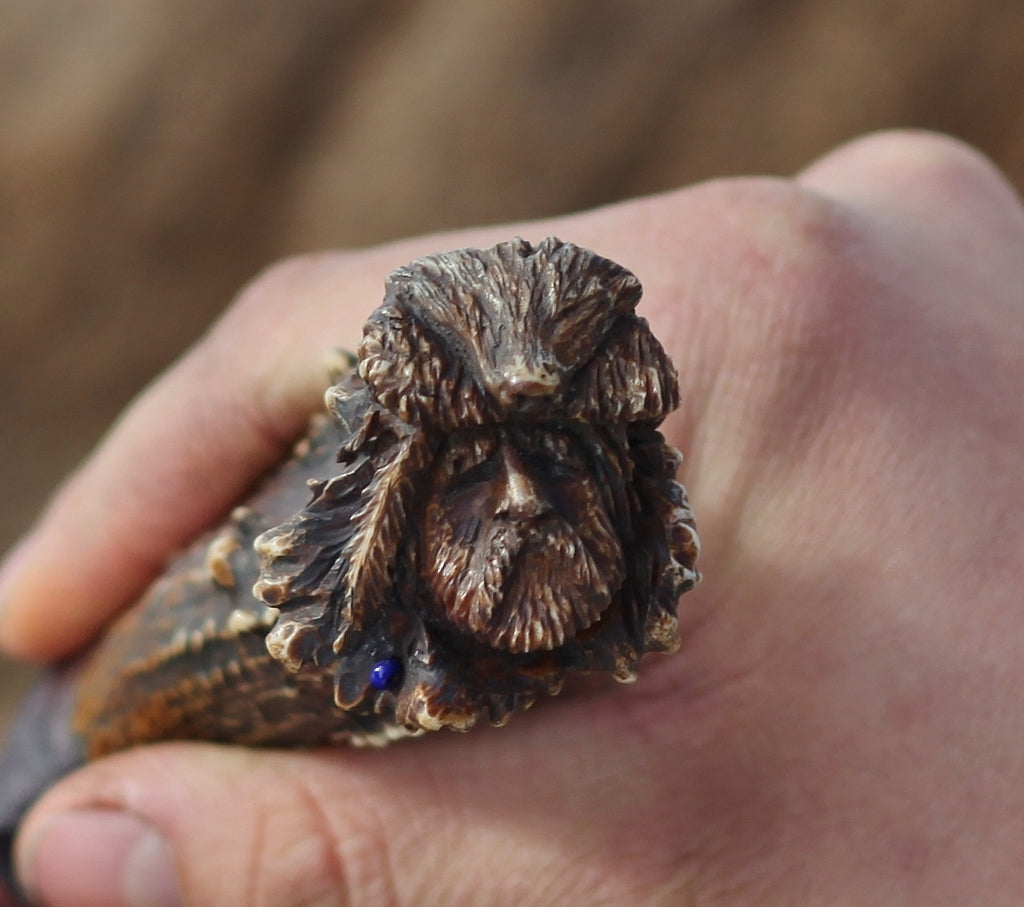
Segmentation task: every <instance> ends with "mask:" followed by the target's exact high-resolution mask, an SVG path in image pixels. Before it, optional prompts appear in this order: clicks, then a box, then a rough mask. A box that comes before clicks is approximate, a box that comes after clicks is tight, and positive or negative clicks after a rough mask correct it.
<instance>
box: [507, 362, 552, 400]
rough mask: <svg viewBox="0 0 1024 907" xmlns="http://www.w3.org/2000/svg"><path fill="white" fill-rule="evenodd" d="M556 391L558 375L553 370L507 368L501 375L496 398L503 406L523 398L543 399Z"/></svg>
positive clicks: (539, 367)
mask: <svg viewBox="0 0 1024 907" xmlns="http://www.w3.org/2000/svg"><path fill="white" fill-rule="evenodd" d="M557 389H558V374H557V373H556V372H555V371H554V370H550V369H547V368H544V367H543V366H538V367H535V368H525V367H523V368H509V369H506V370H505V371H504V373H503V374H502V375H501V381H500V383H499V385H498V387H497V389H496V390H497V397H498V399H499V400H500V401H501V403H502V404H504V405H505V406H509V405H511V404H513V403H515V402H516V401H517V400H521V399H522V398H524V397H545V396H548V395H549V394H551V393H553V392H554V391H556V390H557Z"/></svg>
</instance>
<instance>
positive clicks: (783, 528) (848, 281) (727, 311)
mask: <svg viewBox="0 0 1024 907" xmlns="http://www.w3.org/2000/svg"><path fill="white" fill-rule="evenodd" d="M516 232H521V233H522V234H524V235H526V236H528V237H530V238H538V239H539V238H540V237H542V236H544V235H545V234H547V233H550V232H554V233H556V234H558V235H561V236H562V237H564V238H566V239H571V240H573V241H574V242H577V243H579V244H581V245H584V246H587V247H590V248H593V249H595V250H597V251H599V252H601V253H602V254H605V255H607V256H609V257H611V258H613V259H615V260H617V261H620V262H621V263H623V264H624V265H626V266H627V267H629V268H630V269H632V270H633V271H635V273H636V274H637V275H638V276H639V277H640V278H641V280H642V281H643V283H644V285H645V289H646V294H645V298H644V301H643V302H642V304H641V313H642V314H643V315H644V316H645V317H646V318H648V319H649V321H650V322H651V324H652V327H653V329H654V332H655V334H656V335H657V336H658V337H659V338H660V339H661V340H662V342H663V343H664V344H665V345H666V348H667V349H668V350H669V352H670V354H671V355H672V357H673V359H674V361H675V362H676V363H677V365H678V368H679V371H680V383H681V387H682V389H683V404H682V407H681V409H680V411H679V412H678V413H677V414H676V415H674V416H673V417H672V418H671V419H670V420H669V421H668V422H666V424H665V430H666V434H667V436H668V438H669V440H670V441H671V442H672V443H673V444H675V445H677V446H678V447H680V448H681V449H683V450H684V451H686V453H687V460H686V463H685V464H684V469H683V478H684V481H685V483H686V485H687V487H688V488H689V489H690V492H691V497H692V501H693V504H694V509H695V511H696V513H697V517H698V526H699V529H700V532H701V536H702V539H703V542H704V556H703V559H702V561H701V566H702V568H703V570H704V572H705V577H706V578H705V581H704V583H703V584H702V585H701V586H700V587H699V588H698V590H697V591H695V592H693V593H690V594H688V595H687V596H685V597H684V598H683V599H682V602H681V607H680V616H681V623H682V627H683V633H684V639H685V642H684V645H683V653H682V654H681V655H677V656H671V657H657V658H651V659H650V660H649V661H648V662H647V663H646V664H645V670H644V672H643V674H642V675H641V679H640V681H639V682H638V683H637V684H636V685H635V686H632V687H619V686H615V685H613V684H611V683H607V682H604V681H593V682H588V683H586V684H580V685H579V687H578V688H577V689H575V690H571V691H569V692H568V693H567V694H565V695H564V696H563V697H562V698H560V699H559V700H556V701H554V702H551V703H546V704H544V706H543V707H541V708H537V709H535V710H534V711H532V712H530V713H528V714H526V715H522V716H517V717H516V718H515V719H514V720H513V722H512V723H511V725H510V726H509V727H507V728H504V729H500V730H490V729H479V730H477V731H474V732H473V733H471V734H469V735H466V736H456V735H437V736H436V737H432V738H430V739H427V740H418V741H412V742H409V743H405V744H399V745H396V746H394V747H392V748H390V749H388V750H386V751H380V752H378V751H373V752H365V751H350V750H337V751H332V752H315V753H308V752H301V753H281V752H251V751H245V750H241V749H233V748H223V747H216V746H210V745H201V744H189V745H184V744H175V745H158V746H152V747H148V748H143V749H140V750H138V751H135V752H129V753H125V754H121V755H118V756H115V757H111V758H108V759H105V760H102V761H101V762H99V763H96V764H93V765H91V766H89V767H87V768H86V769H84V770H82V771H81V772H79V773H78V774H76V775H74V776H73V777H70V778H68V779H67V780H66V781H64V782H62V783H61V784H59V785H57V786H56V787H55V788H54V789H53V790H52V792H51V793H50V794H48V795H47V796H46V797H45V798H44V799H43V800H42V802H40V803H39V804H38V805H37V807H36V808H35V809H34V811H33V812H32V813H31V815H30V816H29V818H28V819H27V821H26V823H25V826H24V828H23V831H22V835H21V837H20V840H19V847H18V858H19V861H20V866H21V867H22V870H23V872H24V873H26V877H27V878H28V880H29V881H30V884H31V885H32V886H33V888H34V890H35V891H36V892H37V894H39V895H40V896H41V897H43V898H44V899H45V900H46V902H47V903H50V904H71V903H75V904H77V905H83V904H91V903H96V904H99V903H103V904H116V903H131V902H132V901H131V900H130V897H131V896H138V895H139V892H140V890H141V891H144V892H147V893H148V894H149V895H150V896H151V899H152V900H151V902H153V901H155V900H156V899H157V898H158V896H162V897H165V898H166V900H164V901H163V902H162V903H174V901H173V900H171V896H172V895H174V894H175V893H176V894H177V896H179V897H180V898H181V899H182V900H183V901H184V902H185V903H192V904H213V903H246V904H295V903H299V904H318V905H319V904H369V903H372V904H392V903H395V904H418V905H423V904H446V905H451V904H474V905H476V904H512V903H515V904H553V903H573V904H583V903H586V904H624V903H643V904H673V905H679V904H684V905H685V904H704V905H719V904H723V905H724V904H753V903H756V904H767V905H771V904H794V903H809V904H815V903H816V904H825V903H827V904H838V905H844V904H887V905H900V904H964V903H984V904H987V905H999V904H1019V903H1021V902H1024V874H1022V873H1021V872H1020V853H1021V850H1022V847H1024V755H1022V754H1024V708H1022V707H1021V701H1020V689H1021V687H1022V684H1024V658H1021V653H1022V652H1024V610H1022V606H1021V593H1020V589H1021V587H1022V585H1024V553H1022V550H1021V546H1020V539H1021V537H1022V536H1024V508H1021V507H1020V506H1019V502H1020V501H1021V500H1024V470H1022V469H1021V468H1020V464H1021V462H1022V456H1024V394H1022V393H1021V388H1022V387H1024V356H1022V355H1021V350H1022V349H1024V296H1022V290H1021V287H1024V254H1022V250H1024V210H1022V208H1021V205H1020V202H1019V201H1018V200H1017V198H1016V197H1015V196H1014V194H1013V193H1012V191H1011V190H1010V188H1009V187H1008V185H1007V184H1006V182H1005V181H1004V180H1003V178H1002V177H1001V176H1000V175H999V174H998V173H997V172H996V171H995V170H994V169H993V168H992V167H991V166H990V165H989V164H988V163H987V162H986V161H985V160H983V159H982V158H981V157H980V156H979V155H978V154H976V153H975V152H973V151H971V150H969V149H967V148H964V147H963V146H961V145H959V144H957V143H955V142H952V141H950V140H945V139H940V138H936V137H931V136H925V135H914V134H889V135H880V136H872V137H868V138H865V139H862V140H860V141H857V142H854V143H853V144H851V145H848V146H846V147H843V148H840V149H839V150H837V151H835V152H834V153H832V154H830V155H828V156H826V157H825V158H823V159H822V160H819V161H818V162H816V163H815V164H813V165H812V166H811V167H810V168H809V169H807V170H805V171H804V172H803V173H801V174H800V175H799V176H798V177H797V178H796V179H795V180H793V181H787V180H765V179H742V180H731V181H723V182H713V183H708V184H703V185H700V186H695V187H693V188H689V189H685V190H683V191H680V192H676V193H672V194H669V195H663V196H659V197H655V198H649V199H644V200H640V201H635V202H630V203H627V204H623V205H618V206H615V207H611V208H606V209H603V210H600V211H595V212H592V213H587V214H582V215H578V216H573V217H568V218H564V219H560V220H557V221H550V222H545V223H541V224H529V225H519V226H516V227H507V228H503V229H496V230H479V231H471V232H465V233H459V234H457V235H455V234H452V235H445V236H434V237H429V238H426V239H419V240H415V241H411V242H405V243H402V244H399V245H394V246H388V247H385V248H381V249H376V250H373V251H369V252H365V253H353V254H327V255H321V256H318V257H315V258H305V259H299V260H294V261H290V262H287V263H285V264H283V265H279V266H277V267H275V268H273V269H272V270H271V271H269V272H268V273H266V274H264V275H263V276H261V277H260V278H258V279H257V280H256V281H254V282H253V284H252V285H251V286H250V287H249V288H248V289H246V290H245V291H244V292H243V293H242V295H241V297H240V298H239V300H238V301H237V302H236V304H235V305H234V306H233V307H232V308H231V309H230V310H229V311H228V312H227V314H226V315H225V316H224V318H223V320H222V321H221V322H220V324H219V325H217V326H216V327H215V328H214V329H213V330H212V332H211V333H210V334H209V336H207V337H206V338H204V339H203V340H202V341H200V342H199V343H198V344H197V345H196V347H195V348H194V349H193V350H192V351H191V352H190V353H189V354H188V355H187V356H186V357H185V358H184V359H183V360H182V361H181V362H180V363H179V364H178V365H177V366H176V367H175V368H174V369H172V370H171V371H170V372H169V373H168V374H167V375H165V376H164V377H163V378H161V379H160V380H159V381H158V382H157V383H156V384H155V386H154V387H152V388H151V389H150V390H148V391H147V392H146V393H145V394H144V395H143V396H142V397H141V398H140V399H139V400H138V402H137V403H136V404H135V405H134V406H133V408H132V409H131V410H130V411H129V412H128V413H127V414H126V415H125V416H124V418H123V419H122V420H121V422H120V423H119V424H118V425H117V426H116V427H115V428H114V429H113V431H112V432H111V434H110V436H109V438H108V440H107V441H106V442H105V443H104V444H103V445H102V446H101V448H100V449H99V450H98V451H97V452H96V454H95V455H94V456H93V457H92V458H91V459H90V460H89V461H88V462H87V463H86V464H85V465H84V466H83V467H82V469H81V470H80V471H79V472H78V473H77V474H76V475H75V476H74V477H72V479H70V480H69V482H68V483H67V485H66V486H65V487H64V488H63V489H62V490H61V491H60V492H59V494H58V495H57V497H56V498H55V500H54V502H53V503H52V505H51V506H50V507H49V509H48V510H47V512H46V513H45V514H44V516H43V517H42V519H41V521H40V523H39V525H38V526H37V528H36V529H35V530H34V531H33V532H32V533H31V535H30V536H29V538H28V541H27V542H26V545H27V547H26V548H24V549H23V550H22V553H21V554H20V555H18V558H19V559H18V560H17V561H16V563H15V566H14V567H12V568H11V570H10V571H9V572H8V574H7V575H6V577H5V578H4V579H3V589H4V592H3V595H4V598H5V600H6V609H5V611H4V613H3V617H2V623H0V641H2V644H3V645H4V646H5V647H6V648H7V649H8V650H9V651H11V652H15V653H18V654H21V655H25V656H28V657H32V658H36V659H45V658H53V657H56V656H59V655H61V654H64V653H67V652H69V651H71V650H73V649H75V648H76V647H78V646H81V645H82V644H84V643H85V642H86V641H87V640H88V639H90V638H91V637H92V636H93V635H94V634H95V633H96V632H98V631H99V630H100V629H101V628H102V626H103V625H104V624H105V622H107V621H108V620H109V619H110V617H111V616H112V615H113V613H114V612H116V611H117V610H118V609H120V608H122V607H123V606H125V605H126V604H127V603H129V602H130V601H131V600H132V598H133V597H134V596H135V595H137V593H138V592H139V589H140V588H141V587H142V585H143V584H144V583H145V581H146V580H147V579H149V578H150V577H151V576H152V574H153V573H154V571H155V570H156V569H157V566H158V565H159V563H160V562H161V561H162V560H163V559H164V558H165V557H166V556H167V554H168V553H169V552H170V551H171V550H173V549H174V548H175V547H177V546H178V545H180V544H181V543H182V542H183V541H184V540H186V539H188V538H190V537H191V536H193V535H194V534H195V533H196V532H197V531H198V530H199V529H200V528H201V527H202V526H204V525H206V524H207V523H209V522H210V521H211V520H212V519H214V518H215V517H216V515H218V514H220V513H222V512H223V511H224V510H225V509H226V508H227V507H229V506H230V503H231V502H232V501H233V500H234V499H235V498H236V497H237V496H238V494H239V493H240V492H241V490H242V489H243V488H244V486H246V485H247V484H248V483H249V481H250V480H251V478H252V477H253V476H254V475H256V474H257V473H258V472H260V471H261V470H262V469H264V468H265V467H266V466H267V465H268V464H270V463H271V462H272V461H274V460H275V459H276V458H277V457H279V456H280V454H281V453H282V451H283V450H284V449H285V448H286V446H287V441H288V439H290V438H291V437H292V436H294V435H295V434H296V433H297V432H298V431H299V430H301V427H302V425H303V423H304V422H305V418H306V415H307V414H308V412H310V411H311V410H312V409H314V408H315V407H316V406H317V400H318V396H319V392H320V389H321V384H322V372H321V369H320V368H319V365H318V363H319V361H320V360H319V356H320V353H321V351H322V349H323V345H324V337H325V336H330V338H331V339H332V341H334V340H336V341H337V342H338V343H339V344H342V343H344V344H349V345H352V344H353V343H354V342H355V340H356V338H357V334H358V326H359V324H360V322H361V320H362V318H363V317H364V316H365V315H366V314H368V312H369V311H370V309H371V308H372V307H373V305H374V304H375V303H376V301H377V298H378V296H379V292H380V290H379V288H380V284H381V280H382V278H383V276H384V275H385V274H386V273H387V272H388V271H389V270H390V269H391V268H392V267H393V266H395V265H399V264H401V263H403V262H405V261H406V260H408V259H409V258H411V257H413V256H415V255H417V254H420V253H426V252H430V251H435V250H438V249H442V248H454V247H458V246H464V245H470V244H476V245H480V244H490V243H492V242H494V241H497V240H500V239H505V238H508V237H509V236H511V235H513V234H514V233H516ZM254 350H258V351H259V353H260V355H258V356H254V355H251V353H252V352H253V351H254ZM199 401H205V403H204V404H203V405H201V406H200V405H197V404H198V402H199ZM140 464H145V465H144V467H141V468H140ZM161 858H163V859H164V863H163V866H164V868H163V869H161V868H160V867H161ZM167 861H169V864H168V863H167ZM140 878H143V879H144V880H145V881H144V882H143V883H141V885H142V888H141V889H140V882H139V879H140ZM133 886H134V887H133ZM147 886H148V887H147ZM89 898H92V900H89ZM119 898H120V901H119V900H118V899H119ZM136 903H141V901H136Z"/></svg>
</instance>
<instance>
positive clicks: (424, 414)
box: [359, 287, 493, 431]
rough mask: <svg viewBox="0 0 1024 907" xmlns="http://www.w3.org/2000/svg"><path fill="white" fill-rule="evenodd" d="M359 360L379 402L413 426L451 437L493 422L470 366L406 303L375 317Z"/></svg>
mask: <svg viewBox="0 0 1024 907" xmlns="http://www.w3.org/2000/svg"><path fill="white" fill-rule="evenodd" d="M389 292H393V288H391V287H389ZM359 360H360V361H359V375H360V377H361V378H362V380H363V381H364V382H365V383H366V386H367V387H368V388H369V389H370V391H371V393H372V394H373V396H374V398H375V399H376V401H377V402H378V403H379V404H380V406H382V407H383V408H384V409H387V410H389V411H390V412H392V413H393V414H394V415H395V416H397V417H398V418H399V419H401V420H402V421H403V422H406V423H408V424H410V425H417V426H421V425H424V424H425V423H429V424H430V425H432V426H434V427H436V428H439V429H441V430H444V431H450V430H452V429H455V428H457V427H458V426H460V425H467V424H480V423H482V422H484V421H487V420H488V419H489V418H491V417H492V416H493V414H492V413H491V412H490V407H489V405H488V402H487V400H486V397H485V395H484V394H483V393H482V392H481V390H480V388H479V386H478V384H477V382H476V380H475V377H474V375H473V374H472V372H471V371H470V370H469V368H468V364H467V363H466V362H464V361H463V360H462V359H461V358H460V357H459V356H453V355H452V352H451V350H449V349H446V343H445V340H444V339H443V338H441V337H439V336H438V335H437V333H436V331H435V330H433V329H432V328H431V327H430V326H429V325H427V324H426V323H425V322H424V321H423V319H422V318H421V317H420V314H419V312H418V310H417V309H416V308H415V307H413V306H410V305H408V304H406V301H404V300H402V299H398V298H396V299H395V300H394V302H393V304H392V305H387V306H382V307H381V308H379V309H377V311H375V312H374V313H373V314H372V315H371V316H370V319H369V320H368V321H367V322H366V325H365V327H364V329H363V340H362V343H360V345H359Z"/></svg>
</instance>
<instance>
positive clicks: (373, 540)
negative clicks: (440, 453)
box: [336, 420, 430, 632]
mask: <svg viewBox="0 0 1024 907" xmlns="http://www.w3.org/2000/svg"><path fill="white" fill-rule="evenodd" d="M393 429H394V430H395V432H396V435H397V439H396V440H395V442H394V443H393V444H392V445H391V446H390V447H389V449H388V451H387V454H386V456H384V457H381V460H382V461H383V462H381V463H379V465H378V467H377V470H376V472H375V473H374V476H373V479H372V480H371V481H370V484H369V485H368V486H367V487H366V490H365V491H364V492H363V496H362V501H363V503H362V506H360V508H359V509H358V510H357V511H356V512H355V513H354V514H352V523H353V525H354V526H355V532H354V533H353V534H352V537H351V539H350V540H349V543H348V545H347V546H346V547H345V555H344V556H345V559H346V560H347V561H348V573H347V574H346V576H345V594H344V598H343V601H342V603H341V605H342V608H341V611H340V613H339V614H338V615H337V617H336V621H337V625H338V630H339V632H340V631H341V629H342V625H343V624H345V623H351V624H353V625H354V626H356V627H359V626H361V625H362V624H363V621H364V618H365V616H366V614H367V613H370V612H373V611H377V610H381V609H383V608H384V607H385V605H386V603H387V598H388V593H389V591H390V589H391V586H392V583H393V577H392V573H393V567H394V561H395V558H396V557H397V556H398V554H399V552H400V551H401V541H402V536H403V534H404V533H405V527H406V522H407V521H408V518H409V510H410V508H411V506H412V501H413V500H414V496H415V487H414V484H413V483H414V481H415V478H416V476H418V475H420V474H422V472H423V470H424V469H426V467H427V465H428V463H429V459H430V446H429V445H428V444H427V442H426V440H425V439H424V437H423V434H422V432H419V431H416V430H414V429H412V428H410V427H409V426H407V425H405V424H404V423H400V422H398V420H393Z"/></svg>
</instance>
